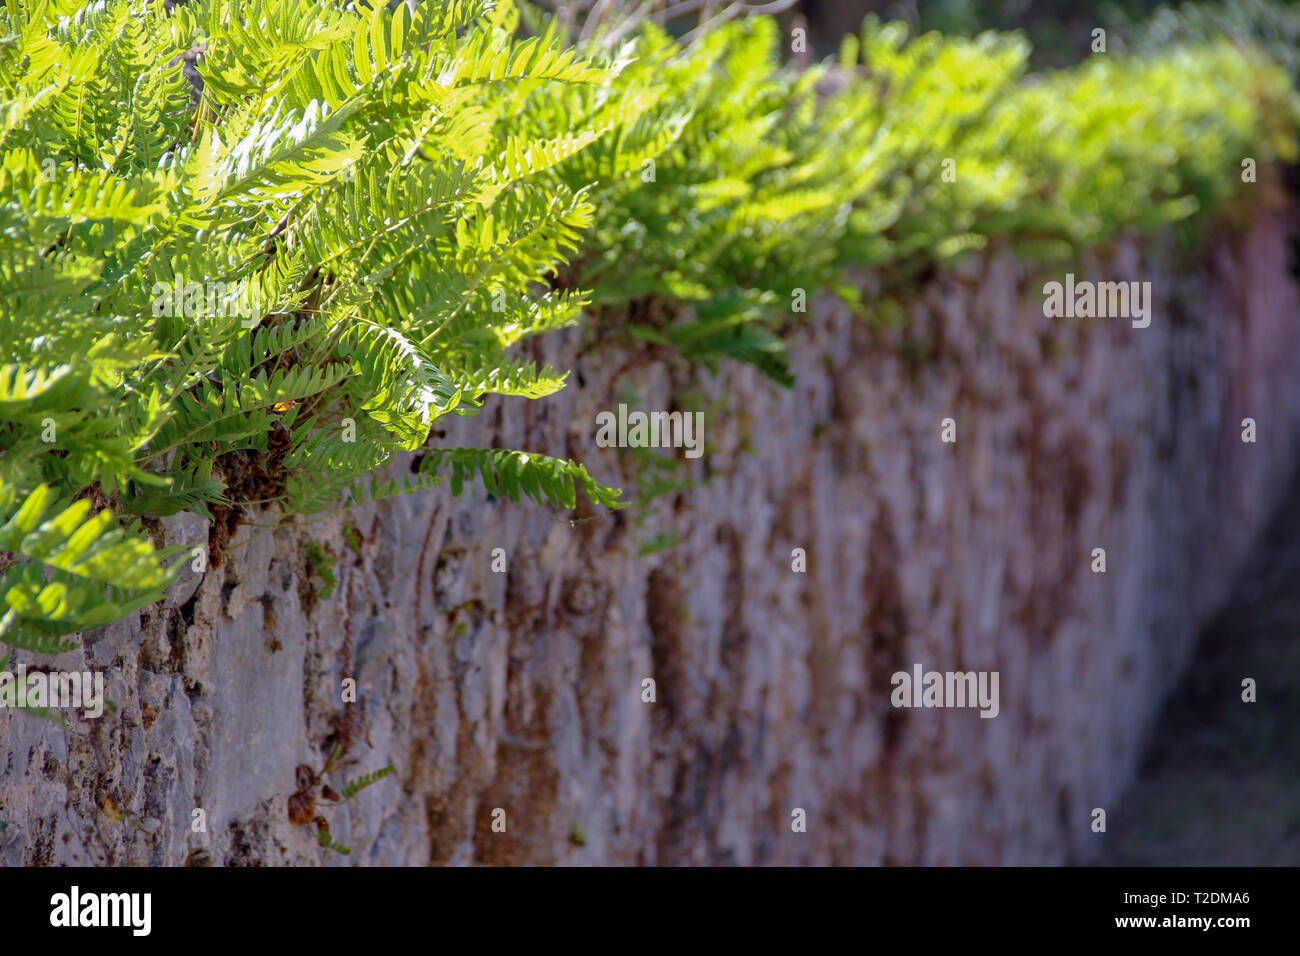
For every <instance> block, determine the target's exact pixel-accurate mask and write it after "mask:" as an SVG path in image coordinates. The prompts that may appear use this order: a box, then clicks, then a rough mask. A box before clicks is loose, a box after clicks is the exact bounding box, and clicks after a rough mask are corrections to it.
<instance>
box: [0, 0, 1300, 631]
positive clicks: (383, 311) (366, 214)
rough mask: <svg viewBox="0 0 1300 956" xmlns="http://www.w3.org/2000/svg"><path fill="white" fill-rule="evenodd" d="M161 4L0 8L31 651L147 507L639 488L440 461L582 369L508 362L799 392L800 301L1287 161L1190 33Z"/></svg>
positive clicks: (122, 563) (430, 8)
mask: <svg viewBox="0 0 1300 956" xmlns="http://www.w3.org/2000/svg"><path fill="white" fill-rule="evenodd" d="M170 7H171V8H170V9H169V4H167V3H164V2H162V0H109V2H100V3H88V2H85V0H8V2H6V3H5V4H4V5H3V6H0V525H2V527H3V529H4V530H0V538H2V539H3V540H0V575H3V576H2V577H0V633H2V634H3V639H4V640H6V641H9V642H11V643H16V644H17V645H18V646H22V647H26V648H28V649H33V650H41V651H43V652H46V653H51V652H56V651H57V650H58V649H59V648H63V647H66V646H68V645H67V644H66V643H65V642H62V641H61V640H60V639H61V638H63V637H66V636H67V635H70V634H75V633H77V632H79V631H82V630H85V629H87V628H90V627H95V626H98V625H101V624H105V623H109V622H111V621H113V620H117V619H120V618H121V617H123V616H125V615H127V614H130V613H133V612H134V611H135V610H138V609H139V608H141V607H143V606H146V605H147V604H148V603H149V602H151V601H153V600H156V599H157V598H158V597H159V596H160V595H161V594H162V593H163V592H164V591H165V589H166V587H167V586H168V584H169V583H170V581H171V580H172V577H171V571H169V570H168V569H167V568H166V567H165V566H164V564H163V561H164V559H165V558H166V557H167V554H166V553H165V552H159V551H157V550H156V549H155V548H154V546H153V544H152V543H151V541H150V540H149V538H148V536H147V534H145V532H144V530H143V526H142V524H141V523H140V521H139V519H153V518H158V517H163V516H167V515H173V514H177V513H178V512H181V511H190V512H194V513H197V514H200V515H203V516H205V517H209V518H211V517H212V515H213V513H214V509H217V508H225V509H231V508H234V509H239V508H254V507H259V506H264V505H270V504H275V505H277V506H278V510H277V514H278V516H279V517H277V518H276V519H275V520H292V519H293V518H294V517H295V516H300V515H316V514H322V513H328V512H330V511H333V510H336V509H340V508H346V507H350V506H353V505H356V504H359V503H363V502H368V501H375V500H378V499H381V498H384V497H388V496H391V495H397V494H404V493H412V492H418V491H421V490H424V489H428V488H431V487H434V486H436V485H439V484H441V483H444V482H447V481H448V480H450V485H451V490H452V491H453V492H455V493H457V494H459V493H461V492H462V491H463V489H464V488H465V487H466V486H468V485H473V484H479V485H482V487H484V488H485V489H486V490H487V492H488V493H489V494H492V495H496V496H498V497H505V498H510V499H512V500H518V499H519V498H520V497H521V495H526V496H527V497H529V498H530V499H531V500H533V501H535V502H538V503H544V504H550V505H553V506H556V507H564V508H571V507H574V506H575V504H576V500H577V492H578V489H579V488H581V489H582V490H583V492H584V493H585V494H586V495H587V497H588V498H589V499H590V500H591V501H592V502H593V503H595V504H598V505H601V506H604V507H611V508H612V507H618V506H619V505H620V504H621V502H620V500H619V493H618V492H617V491H615V490H613V489H610V488H607V487H605V486H603V485H601V484H599V483H598V482H597V481H596V480H595V479H594V478H593V477H592V476H591V475H590V474H588V472H587V470H586V468H585V467H584V466H583V465H581V464H579V463H576V462H569V461H562V460H557V459H551V458H547V457H545V456H539V455H534V454H530V453H527V452H524V451H517V450H508V449H461V448H429V447H428V445H429V440H430V436H431V435H433V434H434V433H435V429H436V428H437V425H438V422H439V420H440V419H442V418H443V417H444V416H446V415H449V414H455V415H472V414H474V413H475V412H476V411H477V410H478V409H479V408H480V407H481V405H482V401H483V399H484V397H485V396H487V395H502V396H507V399H508V400H511V401H513V400H517V399H525V400H537V399H544V398H545V397H546V396H548V395H551V394H553V393H554V392H556V391H557V390H558V389H560V388H562V387H563V386H564V384H565V381H566V376H567V371H566V370H564V369H559V370H556V369H553V368H549V367H539V366H538V365H537V364H535V363H534V362H533V361H531V360H529V359H528V358H526V357H525V356H523V355H521V354H519V351H518V349H519V346H520V345H521V344H522V343H525V340H527V339H530V338H533V337H535V336H538V335H542V334H545V333H547V332H550V331H554V330H557V329H563V328H566V327H569V326H572V325H574V324H576V323H578V322H580V321H582V320H583V317H584V316H587V317H588V318H590V319H591V320H593V321H594V322H596V323H597V324H598V326H599V334H600V335H601V336H602V337H605V338H611V337H618V336H625V337H628V338H631V339H640V340H644V341H649V342H654V343H657V344H659V345H661V346H670V347H673V348H676V349H678V350H679V351H680V352H681V353H682V354H683V355H685V356H687V357H688V358H691V359H695V360H698V361H700V362H702V363H705V364H707V365H716V364H717V363H719V362H721V361H724V360H739V361H743V362H746V363H749V364H751V365H753V366H755V367H757V368H758V369H760V370H762V371H763V372H764V373H765V374H767V375H768V376H770V377H771V378H772V379H773V380H775V381H777V382H779V383H781V384H789V382H790V381H791V376H790V371H789V363H788V361H787V360H786V358H785V355H784V344H783V333H784V331H785V329H786V327H787V326H788V325H789V324H790V323H792V322H794V321H797V320H798V319H799V318H801V314H800V312H801V309H800V307H799V306H798V305H797V304H796V303H798V302H800V301H806V300H807V299H808V298H810V297H812V296H814V295H816V294H817V293H818V292H820V291H823V290H832V291H834V292H836V293H837V294H839V295H840V296H841V297H842V298H844V299H845V301H847V302H848V303H850V305H852V306H853V307H854V308H855V309H857V310H859V311H861V312H863V313H864V314H871V312H872V311H874V312H875V314H877V315H883V314H885V313H886V312H887V311H888V310H890V309H891V296H892V295H893V294H894V293H896V292H897V290H898V289H900V288H901V287H903V286H904V285H905V284H906V283H908V282H910V281H912V280H913V277H914V276H915V275H916V274H917V273H918V272H920V271H921V270H923V269H925V268H927V267H928V266H931V265H935V264H943V263H946V262H949V261H952V260H955V259H956V258H958V257H960V256H962V255H965V254H967V253H969V252H970V251H971V250H973V249H978V248H981V247H982V246H984V245H986V244H987V243H988V242H989V241H990V240H992V239H993V238H995V237H999V238H1001V239H1003V240H1004V241H1006V242H1008V243H1010V244H1013V245H1015V246H1017V247H1018V248H1020V249H1021V250H1022V251H1024V252H1025V253H1027V254H1028V253H1032V254H1034V255H1036V256H1065V255H1070V254H1072V253H1073V251H1074V250H1075V249H1077V248H1078V247H1080V246H1084V245H1092V244H1096V243H1099V242H1104V241H1107V240H1108V239H1109V238H1111V237H1113V236H1115V235H1116V234H1118V233H1119V232H1120V231H1122V230H1126V229H1144V230H1147V229H1156V228H1163V227H1166V226H1168V225H1169V224H1170V223H1174V222H1179V221H1182V220H1184V219H1185V218H1186V217H1188V216H1190V215H1192V214H1194V213H1195V212H1198V211H1201V210H1207V209H1211V208H1214V207H1215V206H1217V205H1219V204H1221V203H1223V202H1224V201H1225V200H1227V199H1228V197H1229V195H1230V189H1231V188H1232V185H1233V183H1235V182H1236V181H1238V176H1237V168H1238V164H1239V163H1240V159H1241V157H1242V156H1244V155H1250V156H1253V157H1255V158H1256V159H1257V160H1259V161H1261V162H1263V161H1266V160H1267V159H1269V158H1272V157H1279V158H1283V159H1286V158H1294V156H1295V155H1296V143H1295V130H1296V120H1297V115H1298V114H1300V108H1298V107H1297V98H1296V94H1295V91H1294V90H1293V89H1292V87H1291V85H1290V82H1289V81H1288V78H1287V76H1286V74H1285V73H1284V71H1283V70H1282V69H1281V68H1279V67H1277V66H1275V65H1273V64H1272V63H1270V62H1268V61H1266V60H1265V59H1264V58H1262V57H1260V56H1259V55H1258V52H1257V51H1256V50H1254V49H1239V48H1237V47H1235V46H1233V45H1232V44H1230V43H1228V42H1226V41H1223V40H1221V39H1215V38H1213V37H1211V36H1207V35H1205V31H1204V30H1200V29H1198V30H1197V31H1192V33H1191V34H1188V35H1186V39H1187V40H1188V43H1187V45H1179V46H1161V47H1160V48H1159V49H1158V50H1155V51H1153V52H1150V53H1148V54H1145V55H1143V56H1141V57H1134V58H1125V57H1121V56H1114V55H1111V56H1106V57H1100V58H1094V59H1093V60H1092V61H1089V62H1087V63H1085V64H1083V65H1082V66H1080V67H1078V68H1077V69H1073V70H1070V71H1065V72H1061V73H1056V74H1049V75H1047V76H1044V77H1041V78H1040V79H1039V81H1037V82H1035V83H1026V82H1024V77H1025V72H1026V62H1027V56H1028V47H1027V44H1026V42H1025V41H1024V40H1023V39H1022V38H1020V37H1018V36H1017V35H999V34H993V33H988V34H983V35H981V36H979V37H975V38H972V39H964V38H945V37H941V36H939V35H937V34H927V35H923V36H920V37H911V36H909V34H908V32H907V30H906V29H905V28H904V27H903V26H902V25H900V24H882V23H880V22H879V21H877V20H874V19H872V20H868V21H867V22H866V23H865V25H864V27H863V30H862V32H861V34H860V35H859V36H855V37H849V38H846V40H845V43H844V45H843V48H842V51H841V55H840V57H839V60H838V63H830V62H827V63H822V64H818V65H816V66H814V67H813V68H811V69H808V70H806V71H803V72H800V71H798V70H795V69H793V68H791V67H790V66H789V65H788V64H786V63H784V62H783V61H782V49H781V48H782V42H781V33H780V31H779V29H778V26H777V24H776V21H775V20H773V19H772V18H770V17H764V16H759V17H752V18H748V19H736V20H728V21H727V22H721V21H713V22H710V23H707V24H704V25H702V26H701V27H700V28H699V29H697V30H695V31H692V34H691V36H690V38H689V41H688V42H683V41H681V40H677V39H674V38H673V37H671V36H670V35H669V34H668V33H667V32H666V31H665V30H663V29H661V28H659V27H657V26H655V25H654V24H652V23H650V22H646V21H644V20H638V19H637V16H635V15H634V16H633V17H631V18H630V19H624V20H621V21H620V20H618V19H612V20H606V19H602V16H596V17H595V18H594V19H592V20H590V21H588V22H587V23H585V24H584V26H583V30H582V32H581V34H579V35H578V36H577V37H574V36H573V35H572V34H570V35H566V34H565V31H564V29H563V28H562V26H561V25H560V23H559V21H558V20H557V19H556V18H554V17H551V16H549V15H548V14H547V13H546V12H545V11H544V10H541V9H539V8H537V7H534V6H532V5H531V4H528V3H524V2H521V0H498V2H492V0H445V2H438V3H425V4H420V5H418V6H417V7H416V8H415V9H414V10H411V9H409V8H408V7H407V6H406V5H405V4H399V5H397V6H396V7H394V8H393V9H392V10H391V11H390V10H389V9H388V7H387V5H386V4H375V5H370V4H347V3H345V4H339V3H334V2H327V0H190V2H188V3H184V4H173V5H170ZM603 12H606V11H604V8H602V15H603ZM724 19H725V18H724ZM1279 22H1286V23H1288V24H1289V20H1288V21H1279ZM1180 35H1181V34H1180ZM1288 35H1289V34H1288ZM863 68H865V69H863ZM1045 131H1050V135H1048V134H1047V133H1046V132H1045ZM1117 131H1118V133H1119V135H1116V132H1117ZM945 158H953V159H955V161H956V163H957V167H956V177H957V178H956V180H955V181H954V180H951V179H950V178H947V177H946V172H945V168H944V162H943V161H944V159H945ZM853 267H866V268H870V269H872V270H874V271H875V273H876V275H877V277H878V279H879V282H878V285H879V286H880V288H881V289H882V294H881V296H880V298H879V300H878V301H877V302H874V303H872V304H871V305H870V307H868V306H867V305H865V304H864V303H862V302H861V301H860V299H859V296H858V294H857V293H856V292H855V290H854V283H853V282H851V281H850V279H849V278H848V276H849V272H848V270H850V269H851V268H853ZM801 297H802V298H801ZM403 452H415V453H416V454H417V455H419V456H420V464H419V466H418V468H417V471H416V474H414V475H413V476H412V475H409V474H408V475H403V476H402V477H400V478H398V477H393V476H391V475H389V474H388V469H389V468H390V466H391V465H392V463H393V459H394V456H396V455H398V454H400V453H403ZM237 466H238V467H237ZM90 501H94V502H95V504H94V505H93V506H92V505H90V504H88V502H90ZM92 511H93V512H94V513H93V514H92V513H91V512H92Z"/></svg>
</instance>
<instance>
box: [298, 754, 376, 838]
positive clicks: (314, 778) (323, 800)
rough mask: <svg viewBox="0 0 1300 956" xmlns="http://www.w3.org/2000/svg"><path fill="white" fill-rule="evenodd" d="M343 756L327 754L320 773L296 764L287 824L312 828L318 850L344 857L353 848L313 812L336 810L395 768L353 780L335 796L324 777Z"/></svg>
mask: <svg viewBox="0 0 1300 956" xmlns="http://www.w3.org/2000/svg"><path fill="white" fill-rule="evenodd" d="M342 754H343V748H342V747H335V748H334V752H333V753H332V754H330V758H329V760H327V761H325V766H324V767H322V768H321V771H320V773H316V772H315V771H313V770H312V769H311V767H309V766H308V765H307V764H299V766H298V770H297V784H298V789H297V790H295V791H294V792H293V794H292V795H290V797H289V822H290V823H294V824H297V825H298V826H315V827H316V839H317V841H318V842H319V843H320V845H321V846H325V847H329V848H330V849H331V850H334V851H336V852H338V853H342V854H344V855H347V854H349V853H351V852H352V847H350V846H345V845H344V844H342V843H339V842H337V841H336V840H335V839H334V838H333V836H331V835H330V827H329V821H328V820H326V819H325V817H323V816H321V815H320V814H319V813H317V812H316V811H317V808H318V807H337V806H339V805H340V804H343V803H346V802H347V801H348V800H351V799H352V798H353V797H355V796H356V795H357V794H358V793H360V792H361V791H362V790H364V789H366V788H367V787H369V786H370V785H371V784H374V783H378V782H379V781H380V780H382V779H384V778H385V777H387V776H389V775H390V774H392V773H393V772H394V770H395V769H396V768H395V767H394V766H393V765H392V764H389V765H388V766H386V767H382V768H381V769H379V770H376V771H374V772H373V773H368V774H364V775H362V776H360V777H356V778H354V779H352V780H349V781H348V782H347V783H346V784H344V786H343V790H342V792H337V791H335V790H334V789H333V788H332V787H331V786H330V785H329V784H327V783H325V776H326V774H328V773H329V771H330V769H331V768H332V767H333V766H334V764H335V763H336V762H337V761H338V760H339V758H340V757H341V756H342Z"/></svg>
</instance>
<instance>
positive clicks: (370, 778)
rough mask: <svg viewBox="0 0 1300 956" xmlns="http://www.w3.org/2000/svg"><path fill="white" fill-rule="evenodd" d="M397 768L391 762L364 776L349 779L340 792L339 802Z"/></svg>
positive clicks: (354, 794) (349, 797)
mask: <svg viewBox="0 0 1300 956" xmlns="http://www.w3.org/2000/svg"><path fill="white" fill-rule="evenodd" d="M395 770H396V768H395V767H394V766H393V765H392V764H389V765H388V766H387V767H383V768H381V769H379V770H376V771H375V772H374V773H368V774H365V775H364V776H360V777H357V778H355V779H353V780H349V781H348V782H347V783H346V784H345V785H344V787H343V789H342V791H340V792H339V802H340V803H343V802H344V801H347V800H351V799H352V798H353V797H355V796H356V795H357V794H358V793H360V792H361V791H362V790H364V789H366V787H368V786H370V785H371V784H373V783H377V782H379V781H380V780H383V779H384V778H385V777H387V776H388V775H389V774H391V773H393V772H394V771H395Z"/></svg>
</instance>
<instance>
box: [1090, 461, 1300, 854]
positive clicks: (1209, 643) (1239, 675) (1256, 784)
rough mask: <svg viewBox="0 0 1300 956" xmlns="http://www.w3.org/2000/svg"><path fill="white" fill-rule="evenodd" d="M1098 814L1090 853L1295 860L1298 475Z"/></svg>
mask: <svg viewBox="0 0 1300 956" xmlns="http://www.w3.org/2000/svg"><path fill="white" fill-rule="evenodd" d="M1247 677H1251V678H1254V679H1255V681H1256V684H1257V702H1256V703H1253V704H1251V703H1244V702H1243V701H1242V680H1243V679H1244V678H1247ZM1108 823H1109V830H1108V832H1107V834H1106V835H1105V837H1103V839H1104V840H1105V841H1106V842H1105V848H1104V850H1103V851H1102V854H1101V857H1100V859H1098V860H1097V861H1096V862H1097V863H1099V864H1101V865H1110V866H1134V865H1138V866H1294V865H1297V864H1300V477H1298V478H1297V480H1296V481H1295V482H1293V483H1292V486H1291V491H1290V493H1289V494H1288V496H1287V500H1286V501H1285V502H1284V504H1283V505H1282V507H1281V508H1280V509H1279V511H1278V513H1277V515H1275V517H1274V519H1273V521H1272V523H1271V525H1270V527H1269V529H1268V531H1267V532H1266V533H1265V535H1264V539H1263V540H1262V541H1261V542H1260V545H1259V547H1258V549H1257V550H1256V553H1255V555H1254V556H1253V557H1252V558H1251V560H1250V561H1249V563H1248V565H1247V567H1246V568H1245V570H1244V572H1243V574H1242V576H1241V577H1240V579H1239V580H1238V582H1237V586H1236V588H1235V590H1234V594H1233V597H1232V598H1231V599H1230V600H1229V602H1228V605H1227V606H1226V607H1225V608H1224V610H1223V611H1222V612H1221V613H1220V614H1219V616H1218V617H1217V618H1216V620H1215V621H1214V623H1213V624H1211V626H1210V627H1209V628H1207V630H1206V631H1205V633H1204V634H1203V635H1202V636H1201V640H1200V644H1199V646H1198V647H1197V649H1196V653H1195V658H1194V659H1193V661H1192V664H1191V667H1190V668H1189V669H1188V671H1187V674H1186V676H1185V677H1184V678H1183V680H1182V683H1181V684H1180V685H1179V686H1178V687H1177V688H1176V689H1175V691H1174V693H1173V694H1172V695H1171V696H1170V698H1169V700H1168V702H1167V703H1166V705H1165V708H1164V711H1163V713H1162V714H1161V717H1160V720H1159V722H1158V723H1157V725H1156V732H1155V737H1154V739H1153V740H1152V742H1151V744H1150V745H1149V747H1148V749H1147V753H1146V756H1145V758H1144V762H1143V765H1142V768H1141V770H1140V772H1139V776H1138V780H1137V781H1136V783H1135V784H1134V785H1133V787H1132V788H1131V789H1130V790H1129V792H1128V794H1127V795H1126V796H1125V797H1124V800H1123V801H1122V803H1121V804H1120V806H1119V807H1118V809H1117V811H1116V812H1115V813H1114V814H1113V815H1112V816H1111V818H1110V820H1109V821H1108Z"/></svg>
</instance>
